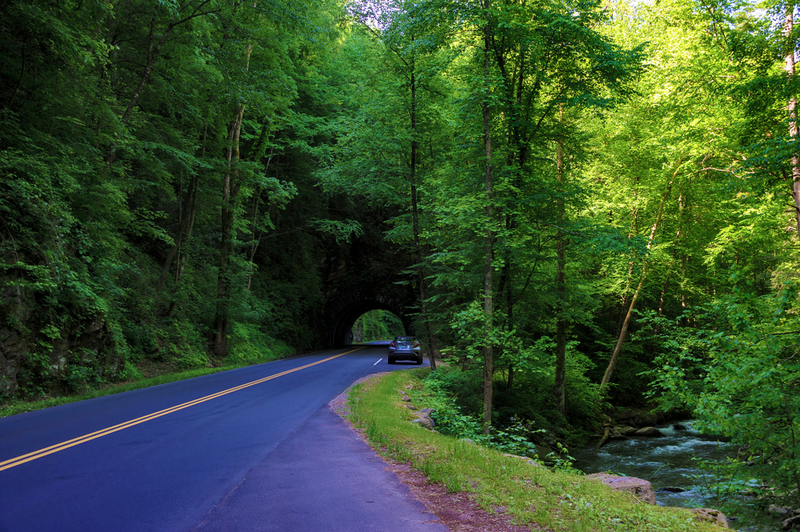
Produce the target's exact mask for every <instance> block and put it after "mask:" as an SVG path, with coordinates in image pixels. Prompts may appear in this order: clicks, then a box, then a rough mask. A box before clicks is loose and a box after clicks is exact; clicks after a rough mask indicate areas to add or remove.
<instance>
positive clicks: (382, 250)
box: [322, 224, 417, 347]
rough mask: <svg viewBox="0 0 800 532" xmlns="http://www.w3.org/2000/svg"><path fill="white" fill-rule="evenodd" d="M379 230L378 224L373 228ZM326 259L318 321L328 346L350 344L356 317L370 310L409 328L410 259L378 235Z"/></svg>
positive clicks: (411, 308)
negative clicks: (391, 316) (387, 314)
mask: <svg viewBox="0 0 800 532" xmlns="http://www.w3.org/2000/svg"><path fill="white" fill-rule="evenodd" d="M377 225H378V226H380V224H377ZM331 251H333V253H331V254H330V255H329V256H328V257H327V261H326V262H327V264H326V273H325V277H324V278H325V281H324V282H325V284H324V286H325V303H324V308H323V312H322V314H323V316H322V318H323V323H324V327H325V329H326V333H327V338H328V347H336V346H342V345H346V344H348V343H350V340H349V333H350V329H351V328H352V326H353V323H355V321H356V319H358V317H359V316H361V315H362V314H364V313H365V312H369V311H370V310H388V311H390V312H392V313H394V314H395V315H397V317H398V318H400V320H401V321H402V322H403V325H404V326H405V328H406V332H408V333H409V334H413V333H414V331H412V330H410V327H411V318H410V315H411V314H413V312H414V311H415V310H416V308H415V306H416V304H417V299H416V292H415V291H416V287H415V281H416V278H415V277H416V276H415V275H413V273H408V272H409V271H411V270H412V268H413V266H414V260H413V257H411V256H410V255H409V254H407V253H404V252H403V251H401V250H399V249H398V248H397V246H396V245H395V244H392V243H390V242H386V241H385V240H384V238H383V235H382V234H376V235H370V234H365V235H363V236H362V237H360V238H358V239H357V240H355V241H354V242H353V243H352V244H347V245H341V246H338V247H337V248H336V249H335V250H331Z"/></svg>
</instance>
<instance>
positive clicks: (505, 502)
mask: <svg viewBox="0 0 800 532" xmlns="http://www.w3.org/2000/svg"><path fill="white" fill-rule="evenodd" d="M419 375H420V370H415V371H394V372H391V373H388V374H385V375H382V376H380V377H376V378H375V379H372V380H370V381H367V382H365V383H361V384H357V385H355V386H354V387H353V388H352V389H351V390H350V395H349V399H348V402H349V404H348V406H349V409H350V412H351V414H350V417H351V420H352V421H353V423H354V424H355V425H356V426H357V427H358V428H359V429H361V430H363V431H364V433H365V435H366V437H367V439H368V441H369V442H370V443H371V444H372V446H373V447H374V448H375V449H376V450H377V451H378V452H380V453H381V454H383V455H385V456H387V457H389V458H391V459H393V460H397V461H399V462H406V463H410V464H411V465H412V467H414V468H416V469H418V470H420V471H422V472H423V473H424V474H425V475H426V476H427V477H428V479H429V480H430V481H431V482H436V483H440V484H443V485H444V486H446V487H447V489H448V491H451V492H469V493H471V494H472V495H473V497H474V498H475V500H476V501H477V502H478V504H480V505H481V507H483V508H484V509H485V510H486V511H487V512H490V513H494V512H497V511H499V510H502V511H503V512H504V513H505V514H506V515H510V516H512V518H513V519H514V521H515V523H516V524H519V525H523V526H532V527H534V528H535V529H537V530H538V529H545V530H551V531H559V532H560V531H568V532H589V531H597V532H605V531H609V530H613V531H620V532H626V531H630V532H645V531H647V532H651V531H659V532H671V531H686V532H689V531H691V532H715V531H716V532H719V531H722V530H727V529H724V528H721V527H719V526H717V525H715V524H711V523H708V522H703V521H700V520H699V519H697V518H696V516H695V514H693V513H691V512H690V511H689V510H686V509H683V508H667V507H660V506H653V505H650V504H647V503H643V502H639V501H638V500H637V499H636V498H635V497H634V496H633V495H630V494H627V493H621V492H616V491H613V490H612V489H611V488H609V487H607V486H606V485H605V484H602V483H601V482H598V481H596V480H591V479H588V478H586V477H583V476H581V475H577V474H571V473H563V472H556V471H551V470H550V469H548V468H546V467H543V466H540V465H536V464H533V463H531V462H529V461H528V460H526V459H521V458H520V457H515V456H511V455H507V454H504V453H501V452H498V451H496V450H492V449H487V448H483V447H479V446H477V445H475V444H474V443H471V442H469V441H467V440H458V439H455V438H453V437H450V436H445V435H442V434H439V433H436V432H431V431H428V430H426V429H424V428H422V427H420V426H419V425H418V424H415V423H412V422H411V421H412V419H413V415H412V413H411V410H409V409H408V408H407V407H406V406H405V405H404V403H403V402H402V401H401V392H402V391H403V390H413V389H420V388H421V387H422V386H423V382H422V381H421V380H420V376H419ZM417 406H422V405H417Z"/></svg>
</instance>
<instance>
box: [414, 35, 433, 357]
mask: <svg viewBox="0 0 800 532" xmlns="http://www.w3.org/2000/svg"><path fill="white" fill-rule="evenodd" d="M412 42H413V39H412ZM410 68H411V226H412V229H413V232H414V249H415V251H416V260H417V286H418V290H419V306H420V312H421V314H422V319H423V320H424V322H425V336H426V338H425V345H426V350H427V351H428V360H430V362H431V368H433V369H436V338H435V336H434V335H433V331H432V330H431V322H430V319H429V317H428V304H427V302H426V299H427V298H426V296H425V270H424V269H425V266H424V264H423V254H422V244H421V242H420V238H419V201H418V197H417V152H418V150H419V146H418V143H417V79H416V71H415V68H416V63H415V61H414V59H413V58H412V59H411V63H410Z"/></svg>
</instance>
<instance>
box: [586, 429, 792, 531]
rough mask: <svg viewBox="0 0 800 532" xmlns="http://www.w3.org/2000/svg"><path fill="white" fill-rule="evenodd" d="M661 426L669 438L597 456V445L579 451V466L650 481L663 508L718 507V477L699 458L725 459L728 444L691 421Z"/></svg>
mask: <svg viewBox="0 0 800 532" xmlns="http://www.w3.org/2000/svg"><path fill="white" fill-rule="evenodd" d="M657 428H658V429H659V430H660V431H661V432H662V433H663V434H664V436H663V437H661V438H630V439H627V440H615V441H609V442H608V443H606V444H605V445H604V446H603V447H601V448H600V451H599V452H598V453H596V454H595V449H594V448H593V447H592V448H589V449H583V450H580V451H577V452H573V453H571V454H572V456H573V457H574V458H575V459H576V462H575V464H574V466H575V467H576V468H577V469H580V470H581V471H583V472H584V473H587V474H590V473H601V472H608V473H612V474H616V475H624V476H630V477H637V478H641V479H644V480H648V481H649V482H650V483H652V484H653V489H654V490H655V492H656V503H657V504H658V505H659V506H678V507H685V508H706V507H712V508H713V507H715V505H714V503H713V502H711V501H710V500H709V499H710V496H711V494H710V493H709V492H708V490H707V489H706V487H707V486H709V485H710V483H711V482H712V481H713V480H714V479H713V475H711V474H709V473H708V472H706V471H704V470H702V469H700V467H699V466H698V464H697V463H696V459H700V460H714V461H716V460H725V452H724V449H725V446H726V444H725V443H722V442H720V441H719V439H718V438H717V437H714V436H707V435H704V434H701V433H700V432H698V431H697V430H695V429H694V426H693V423H692V422H691V421H682V422H678V423H670V424H669V425H659V426H658V427H657ZM729 517H730V518H732V519H731V522H730V526H731V528H734V529H736V530H739V531H741V532H766V531H772V530H776V529H775V528H772V526H769V527H768V528H763V527H762V526H760V525H756V524H755V523H749V522H745V519H743V518H742V519H735V517H736V516H733V515H731V516H729ZM779 529H780V525H778V530H779Z"/></svg>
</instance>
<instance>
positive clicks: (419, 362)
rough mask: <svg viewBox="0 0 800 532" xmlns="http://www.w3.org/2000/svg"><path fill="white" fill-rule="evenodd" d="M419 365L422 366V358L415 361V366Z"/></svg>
mask: <svg viewBox="0 0 800 532" xmlns="http://www.w3.org/2000/svg"><path fill="white" fill-rule="evenodd" d="M421 365H422V357H419V360H417V366H421Z"/></svg>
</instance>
